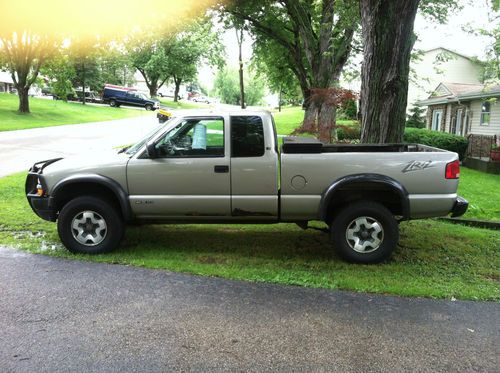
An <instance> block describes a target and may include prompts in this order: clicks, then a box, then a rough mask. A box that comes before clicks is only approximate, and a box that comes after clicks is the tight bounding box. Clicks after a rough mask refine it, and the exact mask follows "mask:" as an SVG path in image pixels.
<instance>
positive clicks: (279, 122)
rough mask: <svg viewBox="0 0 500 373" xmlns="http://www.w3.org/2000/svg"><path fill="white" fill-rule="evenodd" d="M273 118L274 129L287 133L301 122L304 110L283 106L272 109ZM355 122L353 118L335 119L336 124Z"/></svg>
mask: <svg viewBox="0 0 500 373" xmlns="http://www.w3.org/2000/svg"><path fill="white" fill-rule="evenodd" d="M273 116H274V120H275V122H276V130H277V131H278V134H279V135H289V134H291V133H292V132H293V131H294V130H295V129H296V128H297V127H299V126H300V125H301V124H302V120H303V119H304V110H302V108H301V107H300V106H293V107H290V106H285V107H283V108H282V110H281V112H279V111H278V110H274V111H273ZM353 123H355V121H353V120H337V124H342V125H347V126H348V125H351V124H353Z"/></svg>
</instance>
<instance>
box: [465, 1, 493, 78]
mask: <svg viewBox="0 0 500 373" xmlns="http://www.w3.org/2000/svg"><path fill="white" fill-rule="evenodd" d="M489 8H490V10H489V12H488V14H487V20H488V22H484V23H483V24H482V25H480V26H473V25H470V24H467V25H465V26H464V27H463V29H464V30H465V31H467V32H468V33H470V34H472V35H477V36H483V37H486V38H487V39H489V41H490V42H489V43H488V45H487V47H486V50H485V52H486V53H485V57H486V60H485V61H482V62H481V63H482V65H483V67H484V73H483V80H484V81H485V82H486V83H489V82H491V83H498V82H499V81H500V28H499V27H498V22H499V20H500V1H499V0H490V7H489ZM477 62H479V61H477Z"/></svg>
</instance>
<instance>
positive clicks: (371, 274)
mask: <svg viewBox="0 0 500 373" xmlns="http://www.w3.org/2000/svg"><path fill="white" fill-rule="evenodd" d="M466 175H467V173H466ZM24 178H25V175H24V174H16V175H12V176H9V177H5V178H2V179H0V244H2V245H7V246H12V247H17V248H20V249H24V250H28V251H31V252H34V253H43V254H47V255H52V256H58V257H67V258H72V259H75V258H77V259H83V260H91V261H97V262H108V263H122V264H130V265H136V266H143V267H148V268H161V269H168V270H172V271H179V272H187V273H195V274H200V275H208V276H220V277H225V278H231V279H242V280H250V281H266V282H273V283H280V284H293V285H301V286H310V287H322V288H330V289H349V290H355V291H368V292H374V293H390V294H397V295H406V296H425V297H437V298H451V297H455V298H460V299H481V300H500V292H499V280H500V270H499V269H500V259H499V255H498V249H499V248H500V232H499V231H492V230H485V229H478V228H469V227H464V226H459V225H453V224H448V223H445V222H440V221H436V220H424V221H414V222H405V223H402V224H401V239H400V246H399V247H398V249H397V250H396V252H395V253H394V255H393V257H392V259H391V260H390V261H388V262H387V263H384V264H381V265H372V266H369V265H353V264H347V263H344V262H343V261H341V260H340V259H339V258H338V257H337V256H336V255H335V254H334V252H333V251H332V249H331V247H330V245H329V242H328V236H327V235H326V234H325V233H322V232H318V231H314V230H307V231H302V230H301V229H300V228H298V227H297V226H295V225H293V224H280V225H185V226H182V225H170V226H168V225H156V226H144V227H129V228H128V230H127V234H126V236H125V240H124V241H123V244H122V247H121V248H120V249H119V250H118V251H116V252H115V253H111V254H106V255H98V256H81V255H80V256H75V255H73V254H70V253H69V252H67V251H66V250H65V249H64V248H63V247H62V246H61V244H60V242H59V239H58V236H57V233H56V229H55V228H56V227H55V224H53V223H48V222H45V221H43V220H41V219H39V218H38V217H36V216H35V215H34V213H33V212H32V211H31V209H30V208H29V206H28V204H27V202H26V198H25V196H24V191H23V185H24ZM466 178H467V176H466ZM472 190H473V189H472ZM464 194H465V193H464ZM469 198H471V199H472V195H469ZM478 203H479V204H481V203H482V202H478Z"/></svg>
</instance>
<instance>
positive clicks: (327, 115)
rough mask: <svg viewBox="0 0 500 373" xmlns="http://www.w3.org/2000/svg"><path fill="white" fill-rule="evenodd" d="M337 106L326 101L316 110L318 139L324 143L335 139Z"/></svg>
mask: <svg viewBox="0 0 500 373" xmlns="http://www.w3.org/2000/svg"><path fill="white" fill-rule="evenodd" d="M336 119H337V108H336V106H334V105H332V104H331V103H328V102H323V103H322V104H321V106H320V107H319V112H318V139H319V140H320V141H322V142H325V143H330V142H332V141H337V127H336V125H335V122H336Z"/></svg>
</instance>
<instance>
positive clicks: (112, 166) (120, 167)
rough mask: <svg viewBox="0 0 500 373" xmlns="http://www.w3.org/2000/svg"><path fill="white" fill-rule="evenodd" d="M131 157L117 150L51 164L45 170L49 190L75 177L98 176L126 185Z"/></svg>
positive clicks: (64, 159) (44, 174)
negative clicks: (66, 179) (62, 181)
mask: <svg viewBox="0 0 500 373" xmlns="http://www.w3.org/2000/svg"><path fill="white" fill-rule="evenodd" d="M129 159H130V156H129V155H128V154H125V153H121V154H118V152H117V151H116V150H113V151H107V152H97V153H93V154H88V155H82V156H73V157H67V158H63V159H61V160H58V161H55V162H54V163H50V164H49V165H47V166H46V167H44V168H43V176H44V178H45V180H46V182H47V184H48V186H49V189H52V187H53V186H54V185H55V184H57V183H58V182H59V181H61V180H63V179H65V178H67V177H71V176H74V175H89V174H97V175H101V176H106V177H109V178H111V179H114V180H115V181H117V182H119V183H120V184H122V185H126V170H127V163H128V161H129Z"/></svg>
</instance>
